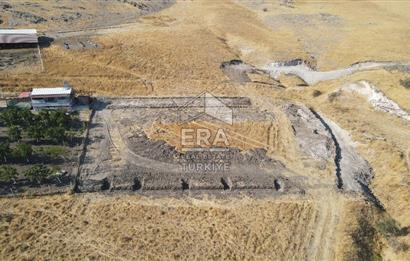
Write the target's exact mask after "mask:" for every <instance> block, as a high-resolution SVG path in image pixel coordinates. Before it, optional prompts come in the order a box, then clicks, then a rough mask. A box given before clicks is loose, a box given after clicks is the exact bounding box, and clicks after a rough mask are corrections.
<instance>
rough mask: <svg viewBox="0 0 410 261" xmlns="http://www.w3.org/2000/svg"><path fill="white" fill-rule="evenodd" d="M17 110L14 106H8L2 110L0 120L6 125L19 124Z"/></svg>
mask: <svg viewBox="0 0 410 261" xmlns="http://www.w3.org/2000/svg"><path fill="white" fill-rule="evenodd" d="M18 116H19V115H18V110H17V109H15V108H9V109H7V110H5V111H3V112H2V113H1V114H0V120H1V121H2V122H3V123H4V124H5V125H6V126H12V125H19V117H18Z"/></svg>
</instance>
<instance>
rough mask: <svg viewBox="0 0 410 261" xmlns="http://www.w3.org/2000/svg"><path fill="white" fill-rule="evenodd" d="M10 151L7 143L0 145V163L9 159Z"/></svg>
mask: <svg viewBox="0 0 410 261" xmlns="http://www.w3.org/2000/svg"><path fill="white" fill-rule="evenodd" d="M10 154H11V150H10V145H9V143H0V161H3V162H7V160H8V158H10Z"/></svg>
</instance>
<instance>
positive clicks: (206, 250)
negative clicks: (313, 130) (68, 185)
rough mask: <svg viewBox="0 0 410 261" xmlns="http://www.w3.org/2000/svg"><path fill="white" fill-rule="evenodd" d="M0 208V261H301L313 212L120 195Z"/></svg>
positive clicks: (255, 203)
mask: <svg viewBox="0 0 410 261" xmlns="http://www.w3.org/2000/svg"><path fill="white" fill-rule="evenodd" d="M0 206H1V209H3V210H6V211H4V212H3V211H2V220H1V224H0V225H1V226H0V244H1V245H2V249H1V251H0V257H1V259H2V260H16V259H32V258H36V259H38V258H41V259H44V260H46V259H53V260H62V259H64V260H73V259H77V260H80V259H81V260H84V259H101V260H136V259H138V260H165V259H168V260H169V259H180V260H194V259H202V260H209V259H225V260H226V259H239V260H267V259H269V260H282V259H283V258H285V259H299V260H300V259H305V258H306V256H307V252H306V251H307V249H306V244H308V242H309V238H310V237H311V236H312V234H311V233H312V231H313V230H312V224H313V223H312V222H314V218H315V213H316V211H315V209H314V206H313V205H312V203H311V202H310V201H309V200H303V199H293V200H289V199H264V200H254V199H246V198H244V199H237V200H234V201H231V200H229V201H228V200H215V199H214V200H211V199H192V198H185V199H150V198H145V197H141V196H125V195H122V196H119V197H117V196H103V195H82V196H63V197H62V196H56V197H43V198H35V199H1V200H0ZM6 215H7V216H8V217H9V218H6V217H5V216H6Z"/></svg>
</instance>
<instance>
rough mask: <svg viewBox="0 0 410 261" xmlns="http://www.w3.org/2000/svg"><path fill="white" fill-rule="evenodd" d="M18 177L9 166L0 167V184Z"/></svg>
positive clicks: (14, 170) (15, 171)
mask: <svg viewBox="0 0 410 261" xmlns="http://www.w3.org/2000/svg"><path fill="white" fill-rule="evenodd" d="M17 176H18V172H17V170H16V169H15V168H13V167H11V166H0V182H10V181H12V180H13V179H15V178H16V177H17Z"/></svg>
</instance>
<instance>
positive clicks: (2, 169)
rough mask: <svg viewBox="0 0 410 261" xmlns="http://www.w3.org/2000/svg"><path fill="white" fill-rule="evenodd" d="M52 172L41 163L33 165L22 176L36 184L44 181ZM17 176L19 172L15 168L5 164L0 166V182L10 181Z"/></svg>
mask: <svg viewBox="0 0 410 261" xmlns="http://www.w3.org/2000/svg"><path fill="white" fill-rule="evenodd" d="M52 174H53V172H52V171H51V170H50V169H49V168H48V167H47V166H45V165H42V164H40V165H34V166H33V167H31V168H29V169H28V170H26V171H24V173H23V175H24V177H26V178H27V179H29V180H30V181H31V182H34V183H37V184H40V183H42V182H44V181H46V180H47V179H48V178H49V177H50V176H51V175H52ZM18 176H19V173H18V171H17V169H16V168H13V167H11V166H7V165H6V166H4V165H3V166H0V182H12V181H13V180H16V179H17V177H18Z"/></svg>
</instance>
